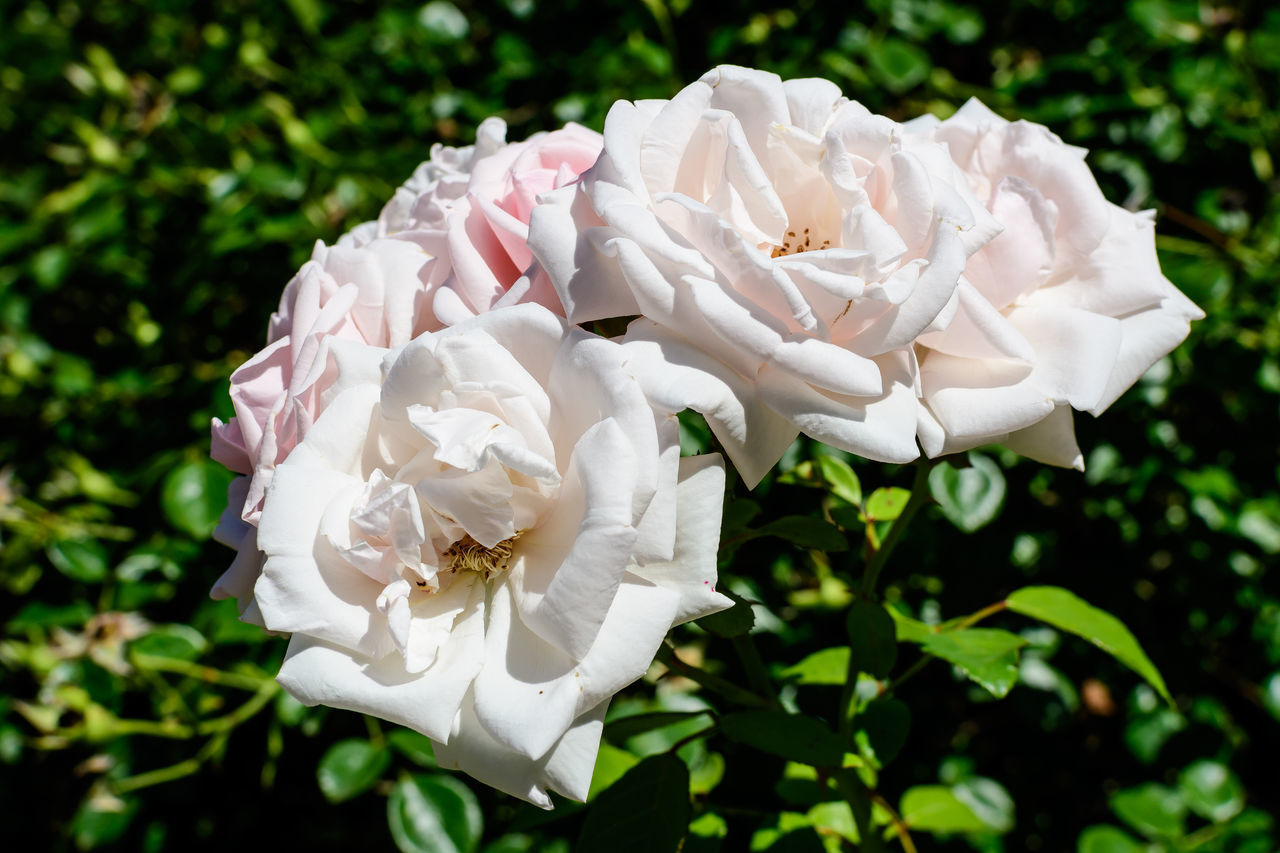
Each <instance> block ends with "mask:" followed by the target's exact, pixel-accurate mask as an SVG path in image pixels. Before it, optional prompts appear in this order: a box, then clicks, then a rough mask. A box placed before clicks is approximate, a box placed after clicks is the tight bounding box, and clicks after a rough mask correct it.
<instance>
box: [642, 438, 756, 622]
mask: <svg viewBox="0 0 1280 853" xmlns="http://www.w3.org/2000/svg"><path fill="white" fill-rule="evenodd" d="M673 503H674V504H675V507H676V510H677V515H676V545H675V554H674V556H673V558H672V559H671V561H670V562H665V563H649V564H647V565H644V566H639V567H633V568H632V569H631V573H632V574H634V575H636V576H637V577H639V578H642V579H644V580H646V581H649V582H650V583H653V584H656V585H657V586H659V587H662V588H663V589H667V590H675V591H677V592H678V593H679V594H680V601H679V606H678V608H677V610H676V615H675V621H674V624H675V625H680V624H683V623H685V622H688V621H689V620H691V619H697V618H699V617H702V616H706V615H707V614H709V613H715V612H717V611H720V610H724V609H726V608H728V607H730V606H731V605H732V604H733V602H732V601H731V600H730V599H728V598H727V597H725V596H724V595H722V594H720V593H719V592H716V554H717V552H718V549H719V543H720V521H721V514H722V511H723V508H724V463H723V462H722V461H721V460H720V456H719V454H715V453H711V454H707V455H705V456H687V457H685V458H683V459H681V460H680V484H679V486H678V487H677V488H676V494H675V500H674V501H673Z"/></svg>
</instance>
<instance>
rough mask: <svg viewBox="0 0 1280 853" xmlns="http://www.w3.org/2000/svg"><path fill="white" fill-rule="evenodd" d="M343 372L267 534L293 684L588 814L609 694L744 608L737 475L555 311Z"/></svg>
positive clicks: (520, 316) (501, 322) (290, 473)
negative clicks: (736, 547)
mask: <svg viewBox="0 0 1280 853" xmlns="http://www.w3.org/2000/svg"><path fill="white" fill-rule="evenodd" d="M332 354H333V358H334V368H335V371H336V378H335V381H334V383H333V384H332V385H331V386H330V389H329V393H330V394H331V397H332V398H331V399H330V400H329V401H328V405H327V406H326V407H325V410H324V412H323V414H322V415H321V416H320V417H319V418H318V419H317V420H316V422H315V424H314V425H313V426H312V427H311V429H310V430H309V432H308V433H307V436H306V437H305V439H304V440H303V441H302V442H301V443H300V444H299V445H298V446H297V447H296V448H295V449H294V451H293V453H292V454H290V456H289V458H288V459H286V460H285V461H284V462H283V463H282V464H281V465H279V466H277V468H276V472H275V476H274V478H273V479H272V482H271V485H270V488H269V490H268V492H267V498H266V503H265V506H264V509H263V512H262V518H261V520H260V526H259V530H258V544H259V546H260V547H261V548H262V549H263V551H265V552H266V555H267V560H266V565H265V567H264V569H263V571H262V575H261V577H260V578H259V580H258V582H257V584H256V586H255V588H254V596H255V598H256V600H257V604H258V607H259V608H260V609H261V612H262V616H263V619H264V621H265V623H266V626H267V627H268V628H270V629H272V630H276V631H281V632H289V633H292V634H293V637H292V639H291V640H290V644H289V650H288V654H287V656H286V658H285V663H284V666H283V668H282V669H281V672H280V676H279V680H280V682H281V684H283V685H284V687H285V688H286V689H287V690H288V691H289V692H290V693H291V694H292V695H294V696H295V697H297V698H298V699H299V700H300V701H302V702H305V703H307V704H316V703H323V704H326V705H331V706H335V707H340V708H349V709H353V710H358V711H362V712H365V713H369V714H374V715H377V716H379V717H383V718H385V719H388V720H392V721H394V722H398V723H402V724H404V725H407V726H410V727H411V728H414V729H416V730H417V731H420V732H422V733H423V734H425V735H426V736H427V737H429V738H431V739H432V740H433V741H434V742H435V745H436V756H437V758H438V760H439V761H440V763H441V765H442V766H446V767H458V768H461V769H462V770H464V771H466V772H467V773H469V774H471V775H472V776H474V777H476V778H477V779H480V780H481V781H483V782H485V783H487V784H490V785H493V786H494V787H497V788H499V789H501V790H504V791H507V792H509V793H511V794H514V795H516V796H519V797H522V798H524V799H526V800H529V801H530V802H533V803H536V804H538V805H540V806H543V807H550V799H549V798H548V796H547V793H546V791H547V789H548V788H551V789H554V790H557V791H559V792H561V793H563V794H565V795H566V796H569V797H574V798H577V799H583V798H585V796H586V793H587V789H588V786H589V783H590V778H591V771H592V768H593V766H594V762H595V755H596V751H597V748H598V746H599V737H600V728H601V725H602V720H603V715H604V711H605V708H606V706H607V704H608V701H609V699H610V697H611V696H612V695H613V693H615V692H616V691H617V690H619V689H621V688H622V687H623V686H625V685H626V684H628V683H630V682H631V681H633V680H635V679H636V678H638V677H640V676H641V675H642V674H643V673H644V672H645V671H646V669H647V668H648V666H649V664H650V662H651V661H652V659H653V656H654V654H655V652H656V650H657V648H658V646H659V644H660V643H661V642H662V639H663V637H664V636H665V634H666V633H667V631H668V630H669V629H670V628H671V627H672V626H673V625H675V624H679V623H681V622H683V621H686V620H689V619H693V618H696V617H698V616H701V615H703V614H706V613H709V612H714V611H716V610H720V609H722V608H724V607H726V606H728V605H729V603H730V602H729V601H728V599H726V598H725V597H724V596H722V595H720V594H719V593H717V592H716V591H715V581H716V549H717V544H718V534H719V525H720V513H721V503H722V498H723V480H724V471H723V468H722V466H721V465H720V464H719V460H718V457H708V456H703V457H694V458H686V459H680V458H679V437H678V426H677V424H676V421H675V417H674V415H673V414H672V413H670V412H668V411H655V409H654V408H653V407H652V406H651V404H650V401H649V399H648V398H647V397H646V394H645V392H644V389H643V388H642V387H641V385H640V383H639V382H638V381H637V380H636V379H635V378H633V376H632V375H631V372H630V370H629V367H628V362H629V361H630V359H631V357H632V353H631V351H630V350H629V349H628V348H627V347H626V346H624V345H621V344H618V343H614V342H611V341H607V340H604V339H602V338H598V337H595V336H593V335H589V334H588V333H586V332H583V331H581V330H577V329H570V328H569V327H568V326H567V325H566V324H565V323H564V321H563V320H561V319H560V318H558V317H556V316H554V315H553V314H551V313H550V312H549V311H547V310H546V309H543V308H541V307H540V306H536V305H524V306H517V307H511V308H504V309H500V310H497V311H493V312H489V313H487V314H483V315H480V316H479V317H476V318H473V319H472V320H469V321H466V322H464V323H462V324H459V325H457V326H455V327H452V328H450V329H447V330H445V331H442V332H438V333H435V334H428V335H423V336H422V337H420V338H418V339H416V340H414V341H413V342H411V343H409V344H408V345H406V346H403V347H401V348H399V349H395V350H391V351H384V350H378V349H375V348H371V347H368V346H361V345H343V344H340V343H335V344H334V345H333V347H332Z"/></svg>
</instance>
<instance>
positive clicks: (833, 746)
mask: <svg viewBox="0 0 1280 853" xmlns="http://www.w3.org/2000/svg"><path fill="white" fill-rule="evenodd" d="M720 730H721V731H723V732H724V734H725V737H727V738H729V740H732V741H736V742H737V743H741V744H745V745H747V746H750V747H753V748H755V749H758V750H760V751H761V752H767V753H769V754H770V755H777V756H781V757H782V758H786V759H789V760H791V761H798V762H799V763H801V764H812V765H814V766H819V767H821V766H838V765H839V764H840V763H841V761H842V760H843V758H844V746H843V745H842V744H841V742H840V738H839V737H837V736H836V734H835V732H833V731H831V729H829V728H827V724H826V723H824V722H822V721H821V720H819V719H817V718H815V717H806V716H803V715H801V714H788V713H787V712H786V711H739V712H737V713H733V714H726V715H725V716H723V717H721V718H720Z"/></svg>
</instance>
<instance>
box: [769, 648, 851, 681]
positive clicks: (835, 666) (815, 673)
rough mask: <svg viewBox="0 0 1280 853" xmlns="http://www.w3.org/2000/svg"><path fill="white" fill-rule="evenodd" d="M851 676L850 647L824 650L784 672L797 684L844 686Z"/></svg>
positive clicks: (786, 676) (784, 676)
mask: <svg viewBox="0 0 1280 853" xmlns="http://www.w3.org/2000/svg"><path fill="white" fill-rule="evenodd" d="M848 676H849V647H848V646H835V647H833V648H830V649H822V650H821V651H817V652H814V653H813V654H811V655H808V656H807V657H805V658H803V659H802V660H801V661H800V662H799V663H797V664H795V665H794V666H789V667H787V668H786V669H784V670H783V671H782V677H783V678H787V679H791V680H793V681H795V683H796V684H844V682H845V679H846V678H848Z"/></svg>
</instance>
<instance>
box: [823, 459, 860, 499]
mask: <svg viewBox="0 0 1280 853" xmlns="http://www.w3.org/2000/svg"><path fill="white" fill-rule="evenodd" d="M817 462H818V469H819V470H820V471H821V472H822V479H823V480H825V481H826V483H827V485H828V486H829V487H830V488H831V494H833V495H835V496H836V497H838V498H840V499H841V500H844V501H847V502H849V503H851V504H853V505H854V506H859V505H860V504H861V503H862V483H861V482H859V480H858V475H857V474H855V473H854V472H853V469H852V468H850V467H849V463H848V462H845V461H844V460H843V459H840V458H838V457H835V456H828V455H826V454H825V453H824V454H821V455H819V456H818V457H817Z"/></svg>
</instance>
